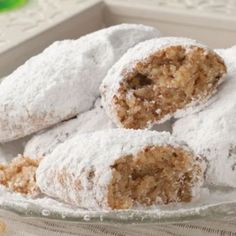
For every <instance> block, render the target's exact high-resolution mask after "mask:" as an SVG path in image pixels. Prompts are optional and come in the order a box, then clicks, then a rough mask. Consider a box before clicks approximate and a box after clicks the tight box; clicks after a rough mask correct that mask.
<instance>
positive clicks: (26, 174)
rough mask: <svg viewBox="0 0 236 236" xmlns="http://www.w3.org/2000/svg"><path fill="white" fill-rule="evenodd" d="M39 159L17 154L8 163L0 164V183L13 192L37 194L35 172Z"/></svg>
mask: <svg viewBox="0 0 236 236" xmlns="http://www.w3.org/2000/svg"><path fill="white" fill-rule="evenodd" d="M39 162H40V160H32V159H29V158H27V157H23V156H18V157H17V158H15V159H13V160H12V162H11V163H10V164H8V165H2V164H1V165H0V184H1V185H4V186H6V187H7V188H9V189H10V190H12V191H13V192H18V193H22V194H27V195H37V194H38V193H39V189H38V187H37V185H36V179H35V172H36V169H37V168H38V165H39Z"/></svg>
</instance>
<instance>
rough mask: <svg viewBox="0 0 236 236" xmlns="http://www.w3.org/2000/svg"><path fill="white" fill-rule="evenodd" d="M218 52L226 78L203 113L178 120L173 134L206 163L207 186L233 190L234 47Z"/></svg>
mask: <svg viewBox="0 0 236 236" xmlns="http://www.w3.org/2000/svg"><path fill="white" fill-rule="evenodd" d="M217 52H218V53H219V54H220V55H221V56H222V57H223V58H224V60H225V62H226V65H227V67H228V77H227V79H226V81H225V82H224V83H223V84H222V85H221V86H220V88H219V92H218V93H217V94H216V95H215V96H214V97H213V98H212V102H211V105H209V106H208V107H207V108H205V109H204V110H203V111H201V112H199V113H197V114H194V115H191V116H187V117H184V118H182V119H180V120H178V121H177V122H176V123H175V124H174V127H173V133H174V134H175V135H176V136H177V137H178V138H180V139H182V140H184V141H186V142H187V143H188V144H189V145H190V147H191V148H193V150H194V151H195V152H196V153H197V154H200V155H202V156H204V157H205V158H206V159H207V161H208V169H207V182H208V183H210V184H215V185H224V186H231V187H236V169H235V167H236V141H235V140H236V46H234V47H232V48H230V49H227V50H222V49H219V50H217Z"/></svg>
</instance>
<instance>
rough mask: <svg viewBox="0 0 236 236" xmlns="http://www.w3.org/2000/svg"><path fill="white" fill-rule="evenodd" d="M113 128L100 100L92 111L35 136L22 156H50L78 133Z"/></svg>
mask: <svg viewBox="0 0 236 236" xmlns="http://www.w3.org/2000/svg"><path fill="white" fill-rule="evenodd" d="M110 128H115V125H114V124H113V123H112V122H111V121H110V119H109V118H108V117H107V115H106V114H105V111H104V110H103V108H102V106H101V101H100V98H99V99H98V100H97V101H96V104H95V107H94V108H93V109H92V110H89V111H86V112H84V113H82V114H80V115H78V116H77V117H76V118H74V119H71V120H68V121H64V122H62V123H59V124H58V125H56V126H55V127H53V128H51V129H49V130H45V131H43V132H40V133H39V134H35V135H34V136H33V137H32V138H31V139H30V140H29V141H28V143H27V144H26V146H25V150H24V156H27V157H30V158H33V159H35V158H41V157H43V156H46V155H48V154H50V153H51V152H52V151H53V150H54V149H55V148H56V146H57V145H59V144H60V143H63V142H65V141H66V140H68V139H69V138H71V137H73V136H74V135H76V134H78V133H85V132H92V131H96V130H103V129H110Z"/></svg>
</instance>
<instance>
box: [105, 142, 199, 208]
mask: <svg viewBox="0 0 236 236" xmlns="http://www.w3.org/2000/svg"><path fill="white" fill-rule="evenodd" d="M112 173H113V177H112V180H111V182H110V184H109V187H108V205H109V207H110V208H112V209H128V208H131V207H132V206H133V205H135V204H141V205H144V206H149V205H152V204H168V203H171V202H190V201H191V200H192V198H193V195H194V191H193V189H194V188H195V187H199V186H200V185H201V183H202V181H203V168H202V165H201V162H200V161H198V160H197V159H196V158H195V157H194V156H193V154H192V153H190V152H189V151H186V150H183V149H182V148H174V147H172V146H165V147H160V146H147V147H146V148H144V149H143V150H141V151H139V152H138V153H137V154H135V155H126V156H123V157H121V158H120V159H118V160H117V161H116V162H115V164H114V165H112Z"/></svg>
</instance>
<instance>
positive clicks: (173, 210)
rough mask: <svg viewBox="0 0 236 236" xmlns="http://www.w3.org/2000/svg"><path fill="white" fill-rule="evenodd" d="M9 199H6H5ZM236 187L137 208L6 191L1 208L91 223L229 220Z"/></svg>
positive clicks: (235, 207)
mask: <svg viewBox="0 0 236 236" xmlns="http://www.w3.org/2000/svg"><path fill="white" fill-rule="evenodd" d="M6 199H7V200H6ZM234 199H236V190H233V189H225V188H211V189H210V190H209V189H207V190H206V189H204V190H203V191H202V193H201V197H200V199H198V200H197V201H195V202H192V203H187V204H186V203H185V204H171V205H168V206H154V207H150V208H141V207H140V208H139V207H138V208H136V209H132V210H117V211H92V210H87V209H81V208H73V207H71V206H69V205H66V204H64V203H61V202H58V201H56V200H54V199H50V198H46V197H42V198H38V199H27V198H25V197H23V196H21V195H18V194H17V195H16V194H11V193H6V192H5V196H4V193H3V191H2V192H1V196H0V208H1V209H3V210H7V211H10V212H13V213H16V214H18V215H20V216H23V217H31V218H32V217H33V218H41V219H54V220H57V221H68V222H89V223H98V222H103V223H124V224H127V223H128V224H130V223H173V222H183V221H193V220H198V219H201V220H203V219H211V220H212V219H222V220H228V219H233V218H235V217H236V200H234Z"/></svg>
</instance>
